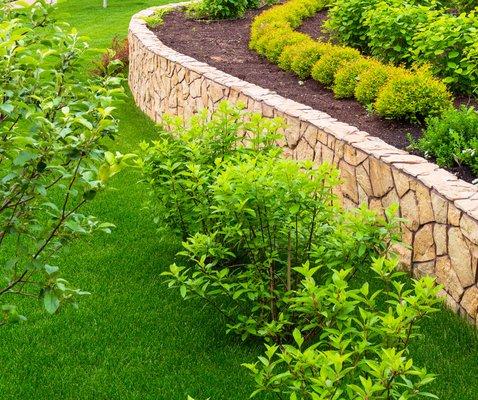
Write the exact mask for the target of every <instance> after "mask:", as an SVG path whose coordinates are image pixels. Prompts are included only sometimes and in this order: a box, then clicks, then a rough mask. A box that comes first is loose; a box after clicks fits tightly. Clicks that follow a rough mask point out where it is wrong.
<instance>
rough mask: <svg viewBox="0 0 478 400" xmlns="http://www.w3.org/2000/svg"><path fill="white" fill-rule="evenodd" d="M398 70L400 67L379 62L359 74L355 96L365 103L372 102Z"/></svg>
mask: <svg viewBox="0 0 478 400" xmlns="http://www.w3.org/2000/svg"><path fill="white" fill-rule="evenodd" d="M398 72H399V69H398V68H394V67H391V66H388V65H384V64H377V65H376V66H375V67H374V68H371V69H369V70H365V71H363V72H362V73H360V74H359V76H358V82H357V86H356V87H355V98H356V99H357V100H358V101H359V102H360V103H362V104H363V105H369V104H372V103H373V102H374V101H375V99H376V98H377V96H378V93H379V91H380V89H381V88H382V87H383V86H384V85H385V84H386V83H387V81H388V80H389V79H390V77H391V76H393V75H394V74H396V73H398Z"/></svg>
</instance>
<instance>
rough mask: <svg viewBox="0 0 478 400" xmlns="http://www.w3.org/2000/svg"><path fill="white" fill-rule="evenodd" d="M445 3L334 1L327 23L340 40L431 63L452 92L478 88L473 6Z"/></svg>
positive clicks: (401, 60)
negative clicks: (456, 8) (458, 9)
mask: <svg viewBox="0 0 478 400" xmlns="http://www.w3.org/2000/svg"><path fill="white" fill-rule="evenodd" d="M452 5H453V4H450V1H449V0H448V1H442V2H437V1H435V0H433V1H431V0H420V1H416V0H415V1H413V0H410V1H407V2H403V1H401V0H337V1H336V2H335V3H334V6H333V7H332V8H331V10H330V12H329V20H328V21H327V23H326V26H327V28H328V29H329V30H330V32H331V34H332V35H333V36H334V37H335V38H336V39H338V40H339V41H340V42H341V43H343V44H346V45H349V46H352V47H355V48H358V49H361V51H363V52H366V53H370V54H371V55H373V56H374V57H377V58H379V59H380V60H382V61H384V62H392V63H394V64H396V65H398V64H404V65H406V66H411V65H413V64H416V65H422V64H425V63H428V64H430V66H431V69H432V70H433V72H434V74H436V75H437V76H440V77H442V78H443V80H444V82H446V83H447V84H450V86H451V87H453V89H454V90H456V91H460V92H466V93H473V92H475V93H476V92H478V67H477V66H478V12H477V11H476V10H478V7H477V8H476V9H475V11H470V12H469V13H461V14H459V15H454V14H452V13H450V12H448V8H449V7H450V6H452Z"/></svg>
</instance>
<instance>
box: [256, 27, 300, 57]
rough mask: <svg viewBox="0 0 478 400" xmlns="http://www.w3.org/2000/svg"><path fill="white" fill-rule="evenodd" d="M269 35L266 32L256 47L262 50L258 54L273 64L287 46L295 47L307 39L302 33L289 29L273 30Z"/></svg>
mask: <svg viewBox="0 0 478 400" xmlns="http://www.w3.org/2000/svg"><path fill="white" fill-rule="evenodd" d="M270 35H271V36H269V32H266V33H265V34H264V36H262V38H261V39H260V40H259V41H258V46H261V48H262V52H259V54H261V55H263V56H265V57H266V58H267V59H268V60H269V61H271V62H274V63H275V62H277V61H278V60H279V57H280V55H281V54H282V52H283V51H284V49H285V48H286V47H287V46H292V45H297V44H299V43H302V42H304V41H307V40H308V39H309V38H308V36H307V35H305V34H304V33H300V32H295V31H292V30H290V29H273V30H271V31H270Z"/></svg>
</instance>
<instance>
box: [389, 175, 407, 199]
mask: <svg viewBox="0 0 478 400" xmlns="http://www.w3.org/2000/svg"><path fill="white" fill-rule="evenodd" d="M392 173H393V181H394V182H395V189H396V190H397V194H398V195H399V196H400V197H402V196H403V195H404V194H405V193H407V192H408V190H409V189H410V180H409V178H408V177H407V176H406V175H405V174H403V173H401V172H400V171H398V170H396V169H395V168H392Z"/></svg>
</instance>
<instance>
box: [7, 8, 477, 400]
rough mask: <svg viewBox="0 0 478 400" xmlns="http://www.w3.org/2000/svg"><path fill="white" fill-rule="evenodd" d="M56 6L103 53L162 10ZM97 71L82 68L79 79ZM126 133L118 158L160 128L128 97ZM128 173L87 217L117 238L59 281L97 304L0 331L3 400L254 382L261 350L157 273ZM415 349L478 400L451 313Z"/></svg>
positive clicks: (180, 394) (168, 255)
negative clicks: (147, 14)
mask: <svg viewBox="0 0 478 400" xmlns="http://www.w3.org/2000/svg"><path fill="white" fill-rule="evenodd" d="M109 3H110V7H109V8H108V9H106V10H104V9H102V8H101V0H67V1H63V2H60V4H59V9H58V11H57V15H58V17H59V18H61V19H63V20H66V21H68V22H70V23H71V24H72V25H74V26H76V27H77V28H78V29H79V31H80V32H81V33H83V34H85V35H87V36H89V37H90V39H91V44H92V46H93V47H107V46H108V45H109V43H111V39H112V38H113V37H114V36H115V35H118V36H120V37H123V36H125V35H126V32H127V26H128V23H129V20H130V17H131V16H132V15H133V14H134V13H135V12H136V11H139V10H141V9H144V8H147V7H150V6H153V5H158V4H161V2H159V1H132V0H110V1H109ZM90 69H91V60H90V59H87V60H85V62H84V68H83V70H84V71H83V72H84V73H85V74H86V73H87V71H89V70H90ZM118 118H119V119H120V132H119V135H118V139H117V140H116V141H115V142H113V143H111V148H112V149H113V150H119V151H122V152H131V151H135V150H136V148H137V146H138V143H139V142H140V141H142V140H150V139H152V138H154V135H155V128H154V125H153V124H152V123H151V122H150V121H149V120H148V118H146V117H145V116H144V115H143V114H142V113H141V112H140V111H139V110H138V109H137V108H136V107H135V105H134V102H133V101H132V99H131V96H129V95H128V98H127V99H126V101H125V102H124V103H123V104H121V105H120V106H119V109H118ZM137 181H138V175H137V174H136V173H135V172H134V171H128V172H126V173H123V174H121V175H120V176H118V177H116V178H115V179H114V181H113V182H112V186H113V187H114V190H113V189H112V190H109V191H107V192H105V193H103V194H101V195H100V196H98V197H97V198H96V199H95V201H94V202H93V203H92V204H91V205H90V206H89V208H88V210H87V211H89V212H91V213H93V214H94V215H97V216H98V217H99V218H100V219H102V220H105V221H110V222H113V223H114V224H116V225H117V228H116V229H115V230H114V231H113V233H112V234H111V235H97V236H94V237H92V238H88V239H87V240H81V241H78V242H76V243H75V244H74V245H72V246H70V247H69V248H68V249H67V250H66V251H65V252H64V253H63V254H62V257H61V265H63V266H64V268H63V274H64V276H65V277H66V278H67V279H69V280H70V281H72V282H74V283H75V284H77V285H78V286H79V287H81V288H83V289H85V290H89V291H90V292H92V295H91V296H89V297H86V298H84V299H82V300H81V303H80V309H79V310H78V311H74V310H72V309H65V310H64V311H63V312H62V313H61V314H59V315H56V316H54V317H50V316H47V315H45V314H44V313H42V312H40V307H39V306H38V305H36V304H34V305H31V306H30V307H29V308H28V309H27V310H23V311H24V312H26V314H27V315H28V316H29V321H28V322H27V323H26V324H24V325H22V326H13V327H8V328H2V329H1V330H0V343H1V347H0V360H1V362H0V399H2V400H3V399H38V400H43V399H45V400H46V399H48V400H53V399H128V400H129V399H159V400H162V399H165V400H166V399H168V400H169V399H171V400H175V399H183V400H184V399H185V398H186V395H187V394H190V395H192V396H194V397H195V398H196V400H204V399H205V398H207V397H211V399H214V400H229V399H230V400H234V399H237V400H240V399H241V400H244V399H247V398H248V397H249V394H250V393H251V391H252V388H253V381H252V379H251V377H250V376H249V375H248V373H247V372H246V371H245V370H244V369H243V368H242V367H240V364H241V363H242V362H251V361H252V360H254V358H255V357H256V356H257V355H258V354H259V353H260V352H261V346H259V345H257V344H254V343H242V342H241V341H239V340H237V339H235V338H234V337H231V336H225V335H224V321H222V320H221V319H220V318H219V317H218V316H217V315H216V314H215V313H214V311H213V310H211V309H209V308H207V307H204V306H203V305H202V304H200V303H195V302H183V301H182V300H181V298H180V296H179V294H178V293H177V292H175V291H171V290H168V289H167V288H166V287H165V286H164V285H163V284H162V278H161V277H160V276H159V274H160V273H161V272H162V271H163V270H165V269H166V268H167V267H168V266H169V264H170V263H171V262H172V261H173V260H174V255H175V253H176V251H177V250H178V248H179V246H180V243H179V241H178V240H177V239H176V238H175V237H174V236H173V235H166V236H164V237H159V236H158V234H157V233H156V230H155V227H154V224H153V223H152V216H151V215H150V214H149V213H148V212H147V211H145V210H144V209H143V208H142V205H143V203H144V200H145V188H144V187H143V186H142V185H141V184H138V183H137ZM423 332H424V337H423V338H422V339H420V340H419V341H416V342H415V343H414V344H413V347H412V355H413V357H414V359H415V362H416V364H417V365H420V366H426V367H427V369H428V370H429V371H432V372H435V373H437V374H438V378H437V380H436V382H435V383H434V384H432V385H430V387H429V390H430V391H431V392H434V393H436V394H437V395H439V396H440V398H441V399H443V400H475V399H477V398H478V394H477V393H478V336H477V334H476V331H474V330H473V329H472V328H470V327H469V326H467V324H466V323H464V322H463V321H461V320H460V319H459V318H458V317H456V316H455V315H453V314H452V313H450V312H448V311H443V312H440V313H438V314H436V315H434V316H433V317H432V318H431V319H429V320H428V321H427V322H426V323H425V324H424V329H423Z"/></svg>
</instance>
